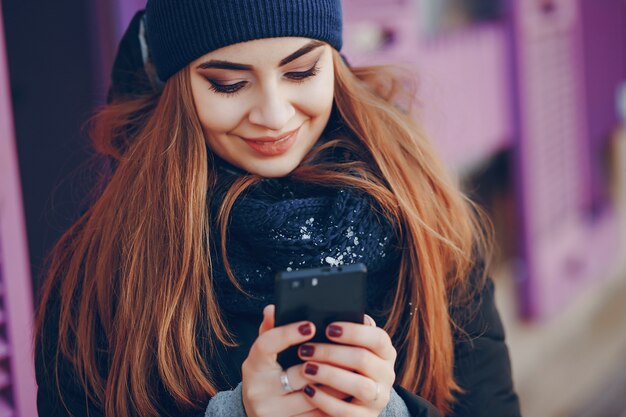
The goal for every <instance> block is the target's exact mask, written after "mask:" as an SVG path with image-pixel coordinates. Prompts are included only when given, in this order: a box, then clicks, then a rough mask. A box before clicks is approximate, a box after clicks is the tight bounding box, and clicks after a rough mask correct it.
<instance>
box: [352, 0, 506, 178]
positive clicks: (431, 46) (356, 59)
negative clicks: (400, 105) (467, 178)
mask: <svg viewBox="0 0 626 417" xmlns="http://www.w3.org/2000/svg"><path fill="white" fill-rule="evenodd" d="M416 4H417V3H416V2H415V1H402V0H398V1H395V2H388V1H385V0H368V1H367V3H366V4H365V5H364V4H363V1H362V0H345V1H344V16H345V33H344V38H345V43H344V44H345V48H344V52H345V53H346V55H347V56H348V59H349V61H350V62H351V63H352V64H354V65H367V64H374V63H395V64H400V65H403V66H406V67H408V68H409V69H410V70H411V71H412V72H414V73H415V75H416V77H417V80H418V87H419V90H418V97H419V101H420V108H419V113H420V117H421V119H422V123H423V124H424V126H425V127H426V130H427V131H428V133H429V134H430V136H431V137H432V138H433V142H434V144H435V146H436V147H437V149H438V151H439V153H440V155H441V156H442V158H443V159H444V161H445V162H446V164H447V165H448V166H449V167H451V168H453V169H454V170H456V171H465V170H467V169H469V168H472V167H473V166H475V165H477V164H479V163H480V162H483V161H484V160H485V159H487V158H488V157H490V156H492V155H493V154H494V153H496V152H497V151H499V150H501V149H504V148H508V147H510V146H511V144H512V137H513V129H512V120H511V117H510V115H511V113H512V110H511V103H512V100H511V97H510V91H511V90H510V89H509V88H508V85H509V83H510V80H509V78H508V77H509V73H510V72H509V71H508V62H509V61H508V58H507V57H508V51H507V37H506V27H505V26H504V24H502V23H489V24H481V25H478V26H476V27H473V28H470V29H464V30H460V31H459V32H457V33H451V34H446V35H444V36H439V37H435V38H433V39H427V38H425V35H424V34H423V31H421V29H420V19H419V13H418V10H417V9H416ZM376 28H382V29H383V31H385V30H387V31H391V33H392V36H391V38H392V39H393V41H392V42H390V43H389V44H387V45H382V46H381V47H380V48H378V49H375V48H374V49H373V50H369V51H368V50H365V51H363V49H365V48H363V46H361V45H359V43H358V42H357V41H356V37H357V34H360V35H361V36H363V33H364V32H365V33H367V31H368V30H369V31H370V32H375V31H376Z"/></svg>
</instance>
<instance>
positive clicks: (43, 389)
mask: <svg viewBox="0 0 626 417" xmlns="http://www.w3.org/2000/svg"><path fill="white" fill-rule="evenodd" d="M57 329H58V302H57V300H56V299H51V300H50V302H49V304H48V306H47V308H46V317H45V323H44V326H43V337H42V338H39V337H38V338H37V340H36V343H35V352H34V353H35V374H36V378H37V385H38V389H37V410H38V411H39V415H40V416H46V417H70V416H73V417H87V416H89V417H103V412H102V410H101V409H100V408H99V407H97V406H95V405H94V404H93V403H92V402H90V401H89V399H88V398H87V395H86V394H85V390H84V389H83V387H82V384H81V383H80V382H79V380H78V378H77V377H76V374H75V372H74V371H73V366H72V365H71V364H70V363H69V361H68V360H67V359H65V358H63V356H62V355H59V358H58V360H59V367H58V377H57V371H55V361H56V359H55V358H56V356H57V341H58V332H57ZM57 379H58V381H59V384H58V386H57Z"/></svg>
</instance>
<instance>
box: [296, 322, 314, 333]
mask: <svg viewBox="0 0 626 417" xmlns="http://www.w3.org/2000/svg"><path fill="white" fill-rule="evenodd" d="M298 331H299V332H300V334H301V335H302V336H308V335H310V334H311V332H312V330H311V323H304V324H301V325H300V327H298Z"/></svg>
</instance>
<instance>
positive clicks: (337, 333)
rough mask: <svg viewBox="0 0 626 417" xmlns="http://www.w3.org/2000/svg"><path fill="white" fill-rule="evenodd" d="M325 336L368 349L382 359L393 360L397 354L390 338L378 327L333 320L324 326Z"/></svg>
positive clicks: (341, 342) (335, 340)
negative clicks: (333, 321)
mask: <svg viewBox="0 0 626 417" xmlns="http://www.w3.org/2000/svg"><path fill="white" fill-rule="evenodd" d="M326 336H327V337H328V338H329V339H330V340H332V341H334V342H337V343H340V344H345V345H352V346H360V347H363V348H365V349H369V350H370V351H372V352H374V353H375V354H376V355H378V356H380V357H381V358H383V359H384V360H388V361H395V360H396V357H397V354H396V350H395V348H394V347H393V344H392V343H391V338H390V337H389V335H388V334H387V332H386V331H384V330H383V329H381V328H380V327H370V326H365V325H363V324H357V323H349V322H335V323H332V324H330V325H329V326H328V327H326Z"/></svg>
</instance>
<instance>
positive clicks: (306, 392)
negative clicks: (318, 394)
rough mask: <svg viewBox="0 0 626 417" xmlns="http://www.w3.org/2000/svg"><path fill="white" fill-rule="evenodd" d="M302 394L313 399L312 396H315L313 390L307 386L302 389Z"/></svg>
mask: <svg viewBox="0 0 626 417" xmlns="http://www.w3.org/2000/svg"><path fill="white" fill-rule="evenodd" d="M304 393H305V394H306V395H308V396H309V397H311V398H313V396H314V395H315V389H314V388H313V387H312V386H310V385H307V386H305V387H304Z"/></svg>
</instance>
